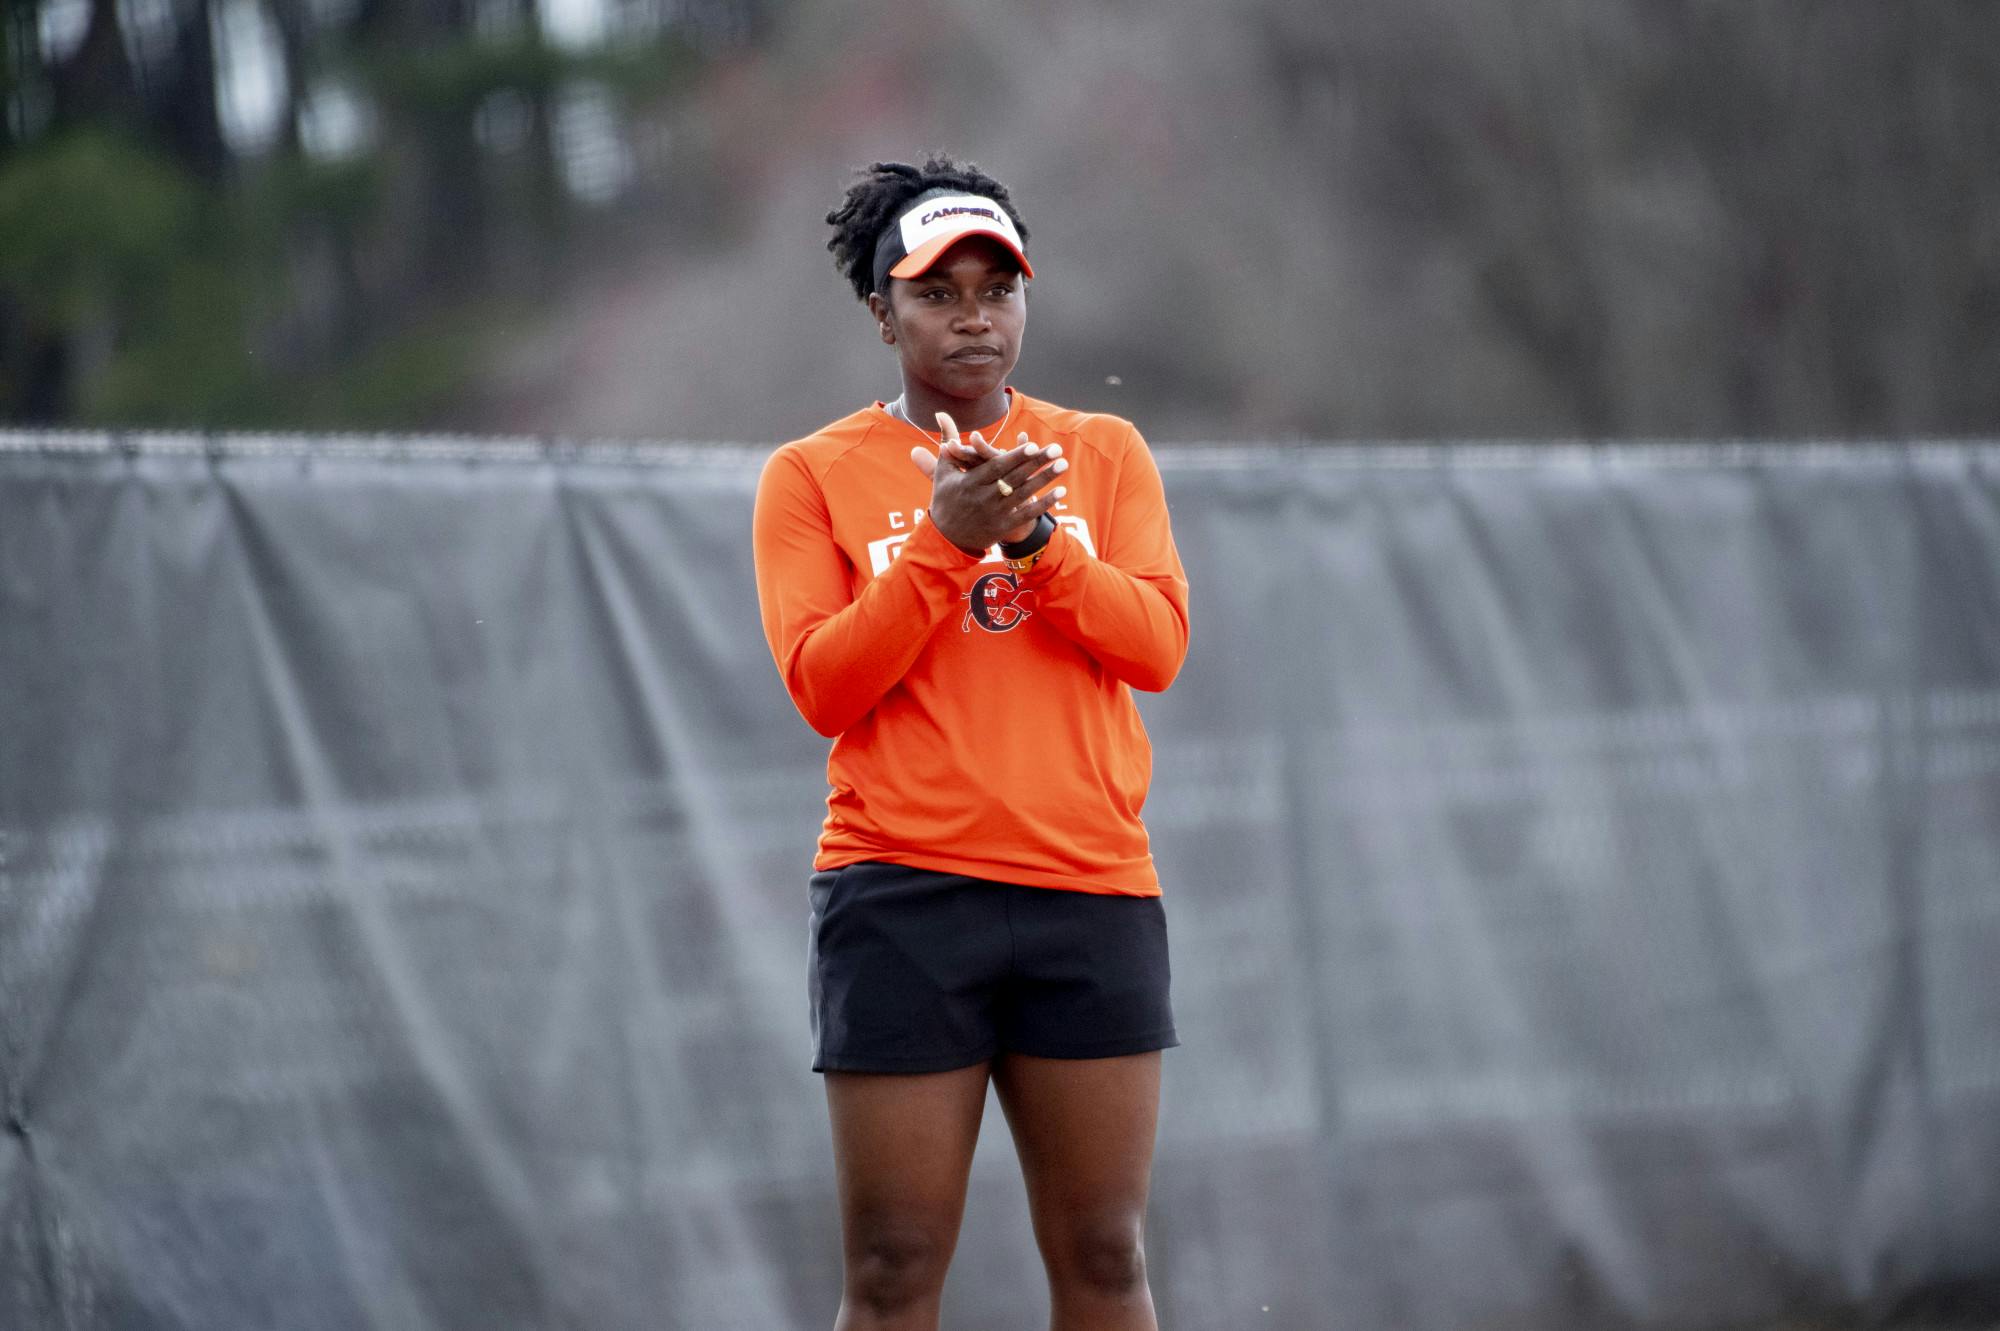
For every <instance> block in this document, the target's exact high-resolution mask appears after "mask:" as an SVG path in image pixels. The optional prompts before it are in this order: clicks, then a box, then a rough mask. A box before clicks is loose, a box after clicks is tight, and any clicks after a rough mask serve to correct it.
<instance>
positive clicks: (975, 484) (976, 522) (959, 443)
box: [910, 411, 1069, 554]
mask: <svg viewBox="0 0 2000 1331" xmlns="http://www.w3.org/2000/svg"><path fill="white" fill-rule="evenodd" d="M937 419H938V428H939V429H941V430H942V431H943V432H944V440H943V442H941V443H940V444H939V445H938V449H937V452H935V453H933V452H932V451H931V450H930V449H928V448H924V447H922V446H921V445H919V446H918V447H916V448H912V449H911V450H910V461H912V462H914V463H916V464H917V469H918V470H919V471H921V472H923V473H924V475H926V476H928V477H930V478H931V507H930V520H931V521H932V522H933V523H935V524H936V525H937V529H938V531H939V533H940V534H941V535H943V536H944V537H945V539H946V540H948V541H950V542H951V543H952V544H953V545H955V546H957V547H958V548H959V549H961V550H964V551H966V552H967V553H969V554H984V553H985V552H986V550H987V549H988V548H989V547H990V546H992V545H994V544H995V543H1004V542H1010V541H1024V540H1026V539H1027V538H1028V536H1029V535H1030V534H1032V533H1033V532H1034V530H1035V523H1036V522H1037V521H1038V520H1039V519H1040V518H1041V516H1042V514H1044V513H1046V512H1048V511H1049V510H1050V509H1051V508H1054V507H1055V505H1056V502H1057V501H1058V500H1060V499H1061V498H1062V497H1063V495H1064V493H1065V487H1063V486H1060V485H1056V486H1053V488H1051V482H1053V481H1054V480H1055V479H1056V478H1057V477H1058V476H1060V475H1062V474H1063V473H1064V472H1065V471H1067V470H1069V460H1068V459H1067V458H1065V457H1063V455H1062V445H1061V444H1050V445H1049V446H1048V447H1047V448H1043V447H1042V446H1041V445H1040V444H1036V443H1032V442H1030V441H1029V439H1028V435H1027V432H1026V431H1025V430H1024V431H1022V432H1021V435H1020V443H1018V444H1016V445H1015V446H1014V447H1013V448H1010V449H1008V450H1007V451H1006V452H1004V453H1003V452H1001V451H1000V450H999V449H997V448H995V447H994V446H993V445H992V444H989V443H988V442H986V440H984V439H982V438H981V437H980V435H979V431H977V430H974V431H973V432H972V437H971V439H970V440H966V439H961V438H959V434H958V425H957V424H956V423H955V422H954V421H953V420H952V418H951V416H950V415H949V414H948V413H946V412H942V411H940V412H939V413H938V417H937ZM939 462H945V463H948V464H949V465H947V466H939V465H938V464H939Z"/></svg>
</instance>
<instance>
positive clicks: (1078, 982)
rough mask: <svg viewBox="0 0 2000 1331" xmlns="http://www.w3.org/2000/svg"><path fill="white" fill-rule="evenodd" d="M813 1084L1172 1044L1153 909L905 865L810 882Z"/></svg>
mask: <svg viewBox="0 0 2000 1331" xmlns="http://www.w3.org/2000/svg"><path fill="white" fill-rule="evenodd" d="M811 896H812V926H811V930H810V933H809V935H808V939H809V947H808V953H807V956H808V963H807V980H808V984H809V987H810V989H811V994H812V1031H813V1071H814V1072H943V1071H945V1070H947V1069H950V1068H962V1067H969V1066H971V1065H972V1064H974V1063H981V1062H984V1061H985V1060H987V1059H989V1058H991V1057H993V1056H994V1055H995V1054H996V1053H999V1052H1000V1051H1002V1050H1012V1051H1014V1052H1017V1053H1023V1054H1034V1055H1039V1056H1041V1057H1043V1058H1110V1057H1112V1056H1114V1055H1118V1054H1137V1053H1143V1052H1145V1051H1148V1050H1153V1049H1166V1048H1170V1047H1171V1046H1173V1045H1176V1044H1179V1043H1180V1041H1179V1040H1178V1039H1176V1038H1175V1036H1174V1016H1173V1009H1172V1007H1171V1006H1170V1005H1169V1003H1168V998H1167V988H1168V969H1167V919H1166V914H1165V912H1164V911H1163V910H1162V908H1161V905H1160V899H1159V898H1158V897H1131V896H1109V895H1102V894H1099V893H1094V892H1072V891H1066V890H1063V889H1059V888H1047V887H1023V886H1020V885H1018V884H1014V883H995V882H989V881H987V880H985V879H982V878H967V877H965V876H963V875H960V874H949V873H938V872H936V871H934V870H930V869H912V868H908V867H906V866H904V865H900V864H878V863H872V862H870V863H863V864H850V865H848V866H846V867H845V868H842V869H828V870H825V871H822V872H820V873H816V874H814V875H813V876H812V885H811Z"/></svg>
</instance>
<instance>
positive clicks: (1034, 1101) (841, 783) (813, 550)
mask: <svg viewBox="0 0 2000 1331" xmlns="http://www.w3.org/2000/svg"><path fill="white" fill-rule="evenodd" d="M827 221H828V222H829V223H830V224H831V225H832V226H833V228H834V236H833V239H832V240H831V241H830V242H829V243H828V248H829V249H830V250H832V251H833V254H834V259H835V262H836V264H837V265H838V267H839V268H840V269H841V271H842V273H843V274H844V275H845V276H846V277H847V279H848V280H849V281H850V282H851V283H852V284H853V287H854V290H855V293H856V294H857V295H858V296H860V297H861V299H862V300H863V301H864V302H865V303H866V304H867V306H868V311H869V313H870V314H871V315H873V316H874V319H875V323H876V328H877V330H878V332H879V334H880V336H881V338H882V341H883V342H885V343H886V344H888V345H889V346H890V347H892V348H893V349H894V350H895V352H896V356H897V359H898V362H899V364H900V368H901V375H902V392H901V394H900V395H899V396H898V397H897V398H896V399H895V400H894V401H893V402H879V401H878V402H876V403H874V404H873V405H871V406H869V407H866V408H864V409H863V410H861V411H858V412H855V413H854V414H853V415H851V416H847V417H845V418H843V419H841V420H838V421H835V422H833V423H832V424H831V425H828V426H827V427H826V428H825V429H823V430H821V431H820V432H819V433H817V434H815V435H813V436H811V437H809V438H806V439H801V440H797V441H795V442H793V443H789V444H787V445H785V446H784V447H783V448H781V449H779V450H778V451H777V452H776V453H775V454H773V455H772V457H771V459H770V461H769V463H767V464H766V466H765V469H764V473H763V477H762V479H761V480H760V482H759V484H758V490H757V507H756V519H755V536H754V543H755V550H756V560H757V591H758V599H759V602H760V605H761V608H762V611H763V617H764V629H765V633H766V636H767V637H768V638H769V640H770V644H771V651H772V654H773V656H774V657H775V658H776V660H777V663H778V668H779V671H780V673H781V674H782V675H783V677H784V682H785V686H786V688H787V689H788V690H789V691H790V693H791V696H792V700H793V701H794V702H795V703H796V704H797V705H798V708H799V710H800V712H802V713H803V714H804V716H805V718H806V720H807V721H808V722H810V723H811V724H812V726H813V728H814V729H816V730H818V731H819V732H820V733H821V734H823V735H826V736H829V737H831V738H832V739H833V741H834V743H833V751H832V754H831V756H830V758H829V760H828V778H829V781H830V784H831V786H832V792H831V794H830V795H829V796H828V799H827V817H826V822H825V825H824V827H823V828H822V830H821V834H820V838H819V848H818V854H817V856H816V857H815V860H814V867H815V869H816V870H817V872H816V873H815V874H814V875H813V877H812V880H811V884H810V897H811V901H812V922H811V950H810V967H809V983H810V989H811V1000H812V1002H811V1011H812V1023H813V1038H814V1058H813V1068H814V1070H815V1071H818V1072H822V1073H824V1074H825V1086H826V1096H827V1106H828V1111H829V1114H830V1116H831V1118H832V1125H833V1143H834V1155H835V1162H836V1170H837V1175H838V1180H839V1192H840V1206H841V1216H842V1227H843V1228H842V1238H843V1246H844V1251H845V1255H846V1275H845V1289H844V1296H843V1299H842V1303H841V1310H840V1317H839V1321H838V1322H837V1326H838V1327H840V1328H846V1329H848V1331H858V1329H859V1328H864V1327H867V1328H876V1327H898V1328H901V1327H935V1326H936V1325H937V1317H938V1303H939V1295H940V1292H941V1290H942V1288H943V1285H944V1277H945V1268H946V1265H947V1264H948V1262H949V1261H950V1258H951V1253H952V1248H953V1245H954V1243H955V1242H956V1240H957V1236H958V1225H959V1217H960V1214H961V1212H962V1211H963V1208H964V1203H965V1192H966V1179H967V1174H968V1171H969V1169H970V1167H971V1162H972V1150H973V1143H974V1141H975V1140H976V1139H977V1137H978V1134H979V1121H980V1114H981V1111H982V1109H983V1108H984V1106H985V1102H986V1086H987V1081H988V1078H989V1077H990V1078H991V1080H992V1083H993V1085H994V1087H995V1088H996V1091H997V1093H998V1096H999V1100H1000V1103H1001V1106H1002V1108H1003V1109H1004V1111H1005V1113H1006V1115H1007V1120H1008V1123H1009V1125H1010V1127H1011V1128H1012V1130H1013V1135H1014V1141H1015V1145H1016V1148H1017V1150H1018V1153H1019V1155H1020V1159H1021V1167H1022V1171H1023V1173H1024V1175H1025V1176H1026V1179H1027V1185H1028V1197H1029V1204H1030V1207H1031V1210H1032V1212H1033V1216H1034V1225H1035V1236H1036V1240H1037V1242H1038V1244H1039V1246H1040V1249H1041V1253H1042V1257H1043V1260H1044V1262H1045V1264H1046V1266H1047V1268H1048V1277H1049V1287H1050V1292H1051V1298H1052V1302H1053V1306H1054V1313H1053V1326H1055V1327H1057V1328H1072V1329H1076V1331H1081V1329H1082V1328H1089V1331H1118V1329H1120V1328H1139V1327H1146V1328H1150V1327H1153V1326H1154V1325H1155V1323H1154V1320H1153V1311H1152V1299H1151V1295H1150V1293H1149V1292H1148V1289H1147V1285H1146V1276H1145V1261H1144V1257H1143V1249H1142V1230H1143V1223H1144V1214H1145V1206H1146V1189H1147V1181H1148V1176H1149V1173H1150V1171H1151V1166H1152V1152H1153V1138H1154V1124H1155V1119H1156V1116H1157V1111H1158V1106H1159V1093H1160V1051H1161V1050H1162V1049H1165V1048H1168V1047H1170V1046H1172V1045H1174V1044H1175V1043H1177V1041H1176V1039H1175V1036H1174V1026H1173V1017H1172V1013H1171V1010H1170V1008H1169V1004H1168V993H1167V989H1168V966H1167V951H1166V925H1165V919H1164V916H1163V915H1162V912H1161V907H1160V899H1159V893H1160V886H1159V880H1158V878H1157V877H1156V875H1155V873H1154V869H1153V862H1152V856H1151V854H1150V853H1149V851H1148V849H1147V842H1146V830H1145V827H1144V826H1143V825H1142V824H1141V822H1140V819H1139V809H1140V805H1141V804H1142V803H1143V802H1144V799H1145V795H1146V786H1147V782H1148V780H1149V778H1150V775H1151V770H1152V769H1151V754H1150V750H1149V748H1148V746H1147V742H1146V733H1145V730H1144V728H1143V726H1141V724H1140V721H1139V714H1138V710H1137V708H1136V707H1135V706H1134V704H1133V700H1132V693H1131V691H1132V690H1133V689H1135V688H1137V689H1147V690H1159V689H1164V688H1166V687H1167V685H1168V684H1169V683H1171V682H1172V680H1173V678H1174V675H1175V672H1176V671H1178V670H1179V668H1180V664H1181V660H1182V657H1183V656H1184V655H1185V654H1186V651H1187V632H1188V630H1187V581H1186V578H1185V576H1184V575H1183V573H1182V571H1181V564H1180V558H1179V556H1178V555H1177V554H1176V553H1175V550H1174V543H1173V537H1172V534H1171V532H1170V531H1169V529H1168V525H1167V509H1166V502H1165V499H1164V496H1163V494H1162V492H1161V488H1160V478H1159V472H1158V471H1157V469H1156V468H1155V467H1154V465H1153V460H1152V457H1151V455H1150V454H1149V453H1148V452H1147V449H1146V445H1145V443H1144V442H1143V441H1142V440H1141V439H1140V438H1139V435H1138V432H1137V431H1136V430H1134V429H1133V428H1132V426H1131V424H1130V423H1129V422H1126V421H1123V420H1120V419H1118V418H1116V417H1113V416H1103V415H1094V414H1090V413H1085V412H1077V411H1066V410H1064V409H1062V408H1060V407H1056V406H1052V405H1050V404H1049V403H1046V402H1039V401H1036V400H1034V399H1032V398H1029V397H1027V396H1026V395H1024V394H1022V393H1020V392H1017V391H1016V390H1015V389H1013V388H1012V387H1010V386H1009V385H1008V383H1007V378H1008V375H1009V374H1010V373H1011V372H1012V371H1013V368H1014V362H1015V359H1016V357H1017V356H1018V355H1019V354H1020V348H1021V334H1022V330H1023V327H1024V325H1025V323H1026V318H1027V281H1028V279H1030V278H1032V277H1033V276H1034V271H1033V269H1032V268H1031V267H1030V266H1029V263H1028V256H1027V252H1026V240H1027V228H1026V227H1024V226H1022V225H1021V221H1020V218H1019V216H1018V215H1017V214H1016V213H1015V211H1014V206H1013V203H1012V201H1011V199H1010V198H1009V197H1008V193H1007V190H1006V189H1005V187H1003V186H1002V185H1001V184H1000V183H999V182H998V181H996V180H993V179H991V178H990V177H988V176H985V175H983V174H981V173H980V172H979V171H978V170H977V169H976V168H974V167H972V166H970V165H960V164H958V163H956V162H953V161H951V160H950V159H947V158H935V159H932V160H930V161H928V162H926V163H925V164H924V165H923V166H922V167H921V168H919V167H913V166H908V165H904V164H902V163H895V162H885V163H878V164H876V165H875V166H873V167H871V168H869V169H868V170H867V171H866V172H864V173H862V179H861V180H860V182H859V183H857V184H856V185H855V186H854V187H853V188H852V189H850V190H849V191H848V192H847V197H846V200H845V202H844V203H843V204H842V206H841V207H840V208H838V209H836V210H835V211H834V212H832V213H831V214H829V215H828V217H827ZM957 421H964V422H967V423H969V424H972V425H975V426H977V427H978V428H977V429H976V430H974V431H973V432H972V433H971V434H970V436H969V438H964V439H961V437H960V436H959V432H958V428H957V425H956V424H955V422H957ZM932 422H936V423H937V425H938V429H937V430H936V431H935V432H933V431H932V430H931V429H930V424H931V423H932Z"/></svg>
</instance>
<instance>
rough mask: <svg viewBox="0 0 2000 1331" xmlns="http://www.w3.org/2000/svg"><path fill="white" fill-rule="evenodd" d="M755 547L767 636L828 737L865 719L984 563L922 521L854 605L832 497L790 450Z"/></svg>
mask: <svg viewBox="0 0 2000 1331" xmlns="http://www.w3.org/2000/svg"><path fill="white" fill-rule="evenodd" d="M751 546H752V550H753V553H754V554H755V557H756V562H757V604H758V608H759V609H760V611H761V612H762V614H763V617H764V637H765V639H766V640H767V641H768V642H769V643H770V644H771V655H772V657H773V658H774V659H775V660H776V661H777V663H778V673H779V674H780V675H782V676H783V677H784V681H785V688H786V690H787V691H788V692H789V693H790V694H791V695H792V702H793V703H794V704H796V705H797V707H798V709H799V713H800V714H801V715H802V716H804V717H805V719H806V722H807V723H808V724H809V725H811V726H812V728H813V729H814V730H817V731H818V732H819V733H820V734H822V735H825V736H828V737H829V738H831V737H833V736H835V735H838V734H840V733H841V732H842V731H844V730H846V729H848V728H849V727H850V726H852V725H854V723H855V722H857V721H859V720H860V719H861V718H862V717H864V716H866V715H867V714H868V712H869V711H870V709H872V708H873V707H874V706H875V704H876V703H878V702H880V701H881V699H882V695H883V694H885V693H887V692H888V691H889V690H890V689H891V688H892V687H894V685H895V684H896V682H897V681H898V680H900V679H902V677H903V676H904V675H905V674H906V673H908V671H909V669H910V666H911V665H912V664H914V663H915V662H916V659H917V656H918V654H919V653H920V652H922V651H923V649H924V644H925V643H926V642H928V641H929V640H930V636H931V633H932V631H933V630H934V629H936V628H937V626H938V624H939V623H941V622H942V621H943V620H945V619H947V618H948V617H950V615H951V614H952V613H953V612H954V611H956V610H957V609H959V591H960V588H959V583H960V582H961V581H962V578H961V576H960V575H961V573H962V571H963V570H964V569H965V568H967V567H969V566H970V565H972V564H974V563H976V562H978V561H977V560H976V559H975V558H974V557H973V556H970V555H967V554H966V553H965V552H964V551H962V550H960V549H959V548H958V547H956V546H954V545H953V544H952V543H951V542H950V541H948V540H946V539H945V538H944V537H943V536H942V535H941V534H939V532H938V530H937V529H936V527H934V526H933V525H932V524H931V523H929V522H927V521H926V522H919V523H918V524H917V526H916V530H915V531H913V532H911V533H910V539H909V540H908V541H905V542H904V543H903V547H902V550H901V551H900V552H899V553H898V554H897V556H896V558H895V559H893V560H891V561H890V563H889V567H888V568H886V569H884V570H883V571H882V573H881V575H880V576H879V577H877V578H876V579H875V580H874V581H872V582H870V583H869V584H868V585H867V586H866V587H864V588H863V589H862V591H861V594H860V595H859V596H854V597H852V599H850V593H849V586H850V581H849V577H850V575H849V571H848V565H847V560H846V557H845V556H844V555H842V554H841V552H840V548H839V546H837V545H836V544H835V543H834V539H833V521H832V518H831V517H830V515H829V514H828V512H827V508H826V499H825V496H824V495H823V494H822V493H821V491H820V488H819V486H818V484H817V483H816V482H815V481H814V480H813V478H812V476H811V475H810V474H809V473H808V472H807V469H806V465H805V463H804V461H803V460H802V459H801V458H800V457H799V456H798V454H797V453H796V452H795V451H793V450H791V449H780V450H779V451H778V452H777V453H775V454H773V455H772V457H771V460H770V461H769V462H767V463H765V465H764V474H763V476H762V478H761V479H759V481H758V483H757V507H756V515H755V517H754V519H753V520H752V531H751Z"/></svg>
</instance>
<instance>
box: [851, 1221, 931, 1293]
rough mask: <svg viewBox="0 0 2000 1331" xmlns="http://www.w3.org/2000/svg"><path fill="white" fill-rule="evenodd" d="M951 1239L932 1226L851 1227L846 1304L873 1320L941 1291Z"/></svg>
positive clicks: (884, 1224)
mask: <svg viewBox="0 0 2000 1331" xmlns="http://www.w3.org/2000/svg"><path fill="white" fill-rule="evenodd" d="M951 1248H952V1244H951V1240H950V1237H949V1236H948V1235H945V1234H943V1233H941V1232H940V1231H939V1229H938V1227H937V1226H936V1225H934V1224H929V1223H926V1222H924V1221H923V1220H920V1219H915V1218H912V1217H908V1216H887V1215H885V1216H875V1217H869V1218H867V1219H864V1220H860V1221H858V1222H856V1223H855V1224H854V1226H853V1227H852V1229H851V1231H850V1232H849V1235H848V1242H847V1254H846V1260H847V1300H848V1302H849V1303H851V1304H853V1305H855V1306H856V1307H857V1309H858V1310H861V1311H865V1312H868V1313H870V1314H873V1315H875V1316H878V1317H879V1316H886V1315H889V1314H893V1313H899V1312H904V1311H906V1310H908V1309H909V1308H911V1307H912V1306H914V1305H916V1304H919V1303H921V1302H923V1301H924V1300H925V1299H929V1298H934V1297H936V1296H937V1294H938V1293H939V1292H940V1291H941V1290H942V1289H943V1288H944V1275H945V1267H946V1266H947V1265H948V1264H949V1263H950V1261H951Z"/></svg>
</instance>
